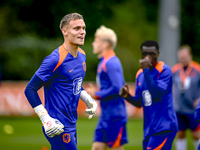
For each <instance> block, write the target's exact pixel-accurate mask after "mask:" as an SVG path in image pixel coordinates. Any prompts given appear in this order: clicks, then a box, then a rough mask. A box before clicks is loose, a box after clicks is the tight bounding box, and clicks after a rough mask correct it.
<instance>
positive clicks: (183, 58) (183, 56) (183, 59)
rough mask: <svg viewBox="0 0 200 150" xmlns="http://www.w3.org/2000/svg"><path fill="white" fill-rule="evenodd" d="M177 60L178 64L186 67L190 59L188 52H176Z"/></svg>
mask: <svg viewBox="0 0 200 150" xmlns="http://www.w3.org/2000/svg"><path fill="white" fill-rule="evenodd" d="M178 59H179V62H180V63H182V64H183V66H188V64H189V63H190V61H191V59H192V58H191V55H190V54H189V52H188V50H187V49H183V50H181V51H179V52H178Z"/></svg>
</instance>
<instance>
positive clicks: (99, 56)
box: [97, 49, 110, 59]
mask: <svg viewBox="0 0 200 150" xmlns="http://www.w3.org/2000/svg"><path fill="white" fill-rule="evenodd" d="M109 50H110V49H104V50H102V52H101V53H100V54H98V56H97V57H98V59H100V58H102V57H103V56H104V55H105V53H107V52H108V51H109Z"/></svg>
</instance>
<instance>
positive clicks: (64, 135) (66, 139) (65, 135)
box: [63, 133, 71, 143]
mask: <svg viewBox="0 0 200 150" xmlns="http://www.w3.org/2000/svg"><path fill="white" fill-rule="evenodd" d="M70 141H71V138H70V134H68V133H65V134H63V142H65V143H69V142H70Z"/></svg>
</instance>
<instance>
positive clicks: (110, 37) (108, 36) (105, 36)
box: [95, 25, 117, 50]
mask: <svg viewBox="0 0 200 150" xmlns="http://www.w3.org/2000/svg"><path fill="white" fill-rule="evenodd" d="M97 36H98V37H100V38H102V40H104V41H107V42H108V43H109V44H110V46H111V48H112V49H113V50H114V48H115V47H116V45H117V35H116V33H115V32H114V31H113V30H112V29H109V28H106V27H105V26H104V25H102V26H100V28H98V29H97V30H96V32H95V37H97Z"/></svg>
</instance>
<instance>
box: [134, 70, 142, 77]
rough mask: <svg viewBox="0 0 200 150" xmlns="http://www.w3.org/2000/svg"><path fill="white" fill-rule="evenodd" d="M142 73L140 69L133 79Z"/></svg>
mask: <svg viewBox="0 0 200 150" xmlns="http://www.w3.org/2000/svg"><path fill="white" fill-rule="evenodd" d="M142 72H143V69H142V68H140V69H139V70H138V71H137V73H136V75H135V78H138V76H139V75H140V74H141V73H142Z"/></svg>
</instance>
